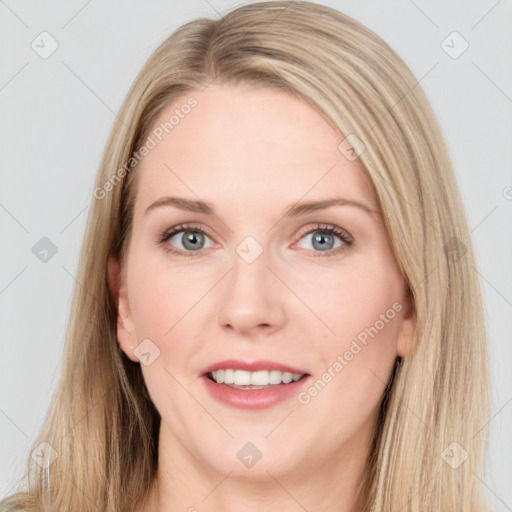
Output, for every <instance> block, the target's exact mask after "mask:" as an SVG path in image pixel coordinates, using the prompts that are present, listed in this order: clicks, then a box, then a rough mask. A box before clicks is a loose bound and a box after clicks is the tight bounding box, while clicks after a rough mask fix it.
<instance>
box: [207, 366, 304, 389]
mask: <svg viewBox="0 0 512 512" xmlns="http://www.w3.org/2000/svg"><path fill="white" fill-rule="evenodd" d="M211 375H212V377H213V380H214V381H215V382H217V384H234V385H235V386H268V385H272V384H274V385H276V384H281V383H284V384H289V383H290V382H292V381H293V382H296V381H298V380H299V379H300V378H301V377H302V376H303V375H305V374H303V373H290V372H281V371H279V370H270V371H267V370H261V371H257V372H246V371H245V370H232V369H223V370H216V371H213V372H211Z"/></svg>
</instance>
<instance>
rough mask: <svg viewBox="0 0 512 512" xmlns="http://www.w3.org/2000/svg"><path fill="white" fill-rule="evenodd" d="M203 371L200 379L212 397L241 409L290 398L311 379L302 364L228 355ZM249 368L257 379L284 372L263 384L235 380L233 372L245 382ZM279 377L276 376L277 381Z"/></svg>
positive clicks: (236, 378) (261, 407)
mask: <svg viewBox="0 0 512 512" xmlns="http://www.w3.org/2000/svg"><path fill="white" fill-rule="evenodd" d="M201 372H202V373H201V375H200V380H201V381H202V382H203V384H204V386H205V388H206V390H207V391H208V392H209V393H210V395H211V396H212V397H213V398H215V399H216V400H217V401H219V402H221V403H223V404H225V405H229V406H231V407H235V408H239V409H264V408H267V407H271V406H273V405H276V404H278V403H280V402H282V401H285V400H289V399H291V398H293V397H294V396H297V394H298V393H299V392H300V390H301V389H303V388H304V386H305V385H306V383H309V381H310V380H311V375H310V374H309V373H308V372H306V371H305V370H304V369H302V368H298V367H295V366H290V365H288V364H283V363H279V362H276V361H263V360H259V361H252V362H248V361H241V360H238V359H226V360H224V361H219V362H217V363H213V364H211V365H209V366H207V367H206V368H203V370H202V371H201ZM249 372H250V373H251V375H252V376H257V378H258V383H262V382H264V381H265V378H269V377H270V378H271V380H272V378H273V377H277V376H281V378H282V380H283V381H282V382H280V383H276V384H271V383H269V382H268V380H267V381H266V382H267V384H263V385H255V384H252V383H251V384H247V382H245V381H244V382H243V384H245V385H237V384H236V383H232V382H233V380H232V379H233V375H232V374H233V373H234V374H235V376H234V381H238V382H242V380H243V378H247V376H248V375H249ZM228 374H229V375H230V377H229V378H227V380H229V381H230V382H229V383H226V382H224V376H226V377H227V375H228ZM213 376H215V378H213ZM219 376H220V378H219ZM238 379H242V380H238ZM260 379H263V380H260ZM279 380H280V379H277V381H276V382H278V381H279ZM217 381H219V382H217Z"/></svg>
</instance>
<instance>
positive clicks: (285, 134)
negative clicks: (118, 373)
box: [109, 84, 414, 512]
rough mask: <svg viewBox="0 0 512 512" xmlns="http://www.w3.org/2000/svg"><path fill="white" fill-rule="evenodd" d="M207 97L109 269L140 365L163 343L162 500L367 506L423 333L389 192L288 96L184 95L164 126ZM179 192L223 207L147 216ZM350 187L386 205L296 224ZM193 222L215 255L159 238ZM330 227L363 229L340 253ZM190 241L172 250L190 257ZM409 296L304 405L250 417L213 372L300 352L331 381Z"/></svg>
mask: <svg viewBox="0 0 512 512" xmlns="http://www.w3.org/2000/svg"><path fill="white" fill-rule="evenodd" d="M191 95H193V96H194V97H195V98H196V99H197V101H198V105H197V107H196V108H194V109H193V110H192V111H191V113H190V114H188V115H187V116H186V117H185V118H184V119H182V120H180V124H179V125H177V126H175V127H174V129H173V130H172V131H170V132H169V134H168V135H167V136H166V137H165V138H164V139H163V140H162V141H161V142H160V143H159V144H158V145H157V146H156V147H155V148H154V149H152V150H151V151H150V153H149V154H148V155H147V156H146V157H145V158H144V160H143V161H142V163H141V164H140V167H139V169H138V170H137V172H138V173H139V175H138V180H139V183H138V190H137V196H136V201H135V210H134V223H133V231H132V238H131V242H130V247H129V251H128V257H127V261H126V265H127V268H126V280H125V281H124V282H121V279H120V266H119V264H118V262H117V261H115V260H112V259H111V260H110V262H109V272H110V278H111V282H112V283H114V284H113V286H114V287H115V289H116V292H115V294H116V297H117V298H118V326H117V330H118V340H119V343H120V346H121V348H122V350H123V351H124V352H125V354H126V355H127V356H128V357H129V358H131V359H132V360H133V361H137V362H139V359H138V358H137V357H136V355H134V352H133V348H131V347H136V346H137V345H138V344H139V343H140V342H141V341H142V340H144V339H146V338H149V339H150V340H152V342H153V343H154V344H155V345H156V346H157V347H158V348H159V350H160V355H159V357H157V358H156V359H155V360H154V361H153V362H152V363H151V364H150V365H148V366H145V365H141V367H142V371H143V375H144V379H145V382H146V385H147V388H148V391H149V393H150V396H151V398H152V400H153V402H154V404H155V406H156V408H157V409H158V411H159V412H160V414H161V417H162V424H161V432H160V440H159V442H160V445H159V467H158V474H157V478H156V480H155V482H154V483H153V485H152V486H151V489H150V490H149V498H148V500H147V501H146V503H145V508H144V510H146V511H149V510H166V511H178V510H180V511H186V510H190V511H193V510H198V511H201V512H203V511H205V512H206V511H217V510H225V511H233V512H234V511H240V510H244V511H248V512H252V511H261V510H266V511H279V512H283V511H285V512H292V511H293V512H295V511H297V512H298V511H302V510H303V509H304V508H305V509H307V510H315V511H327V510H334V509H335V510H338V511H342V512H343V511H349V510H351V509H352V507H354V506H355V504H354V495H355V490H356V488H357V485H358V484H359V482H360V478H361V472H362V469H363V466H364V462H365V456H366V453H367V450H368V446H369V443H370V439H371V436H372V433H373V431H374V428H375V423H376V418H377V411H378V406H379V403H380V401H381V398H382V395H383V391H384V388H385V383H386V382H387V381H388V379H389V376H390V374H391V370H392V367H393V364H394V361H395V358H396V357H397V356H398V355H400V356H402V357H405V356H407V355H408V354H409V352H410V350H411V347H412V338H413V333H414V313H413V306H412V303H411V301H410V299H409V297H408V295H407V289H406V285H405V282H404V279H403V277H402V276H401V275H400V272H399V270H398V268H397V263H396V261H395V259H394V256H393V254H392V250H391V246H390V242H389V240H388V236H387V233H386V230H385V228H384V225H383V224H382V220H381V217H380V213H379V211H378V202H377V199H376V196H375V193H374V191H373V189H372V187H371V185H370V182H369V181H368V179H367V178H366V176H365V175H364V173H363V172H362V165H361V163H360V162H359V160H355V161H350V160H349V159H348V158H346V156H345V155H344V154H342V153H341V152H340V151H339V150H338V145H339V144H340V142H341V141H342V140H343V139H344V136H342V135H341V134H339V133H338V132H336V131H335V130H334V129H333V128H332V127H331V126H330V125H329V124H328V123H327V121H326V120H325V119H324V118H323V117H322V116H321V115H320V114H319V113H317V112H316V111H315V110H314V109H313V108H312V107H310V106H309V105H308V104H306V103H305V102H303V101H302V100H300V99H298V98H296V97H294V96H292V95H291V94H289V93H286V92H283V91H277V90H273V89H269V88H259V87H257V86H253V85H245V84H244V85H240V84H238V85H230V84H212V85H210V86H209V87H208V88H206V89H205V90H204V91H203V92H201V91H199V90H196V91H193V92H192V93H189V94H185V95H184V96H182V97H181V98H179V99H177V100H176V101H174V102H173V103H172V104H171V105H169V106H168V107H167V108H166V109H165V111H163V112H162V113H161V115H160V116H159V118H158V119H157V120H156V121H155V124H154V126H158V125H159V124H160V123H161V122H164V121H165V120H167V119H169V116H170V115H171V114H172V113H173V111H174V109H175V108H177V106H179V105H182V104H183V103H184V102H185V101H186V100H187V99H188V98H189V97H190V96H191ZM171 195H172V196H179V197H185V198H189V199H198V198H199V199H202V200H205V201H209V202H211V203H212V204H213V205H214V207H215V211H216V215H205V214H200V213H192V212H186V211H182V210H179V209H177V208H175V207H173V206H164V207H159V208H154V209H152V210H150V211H149V212H148V213H146V214H145V213H144V212H145V210H146V209H147V208H148V206H149V205H151V204H152V203H153V202H155V201H156V200H158V199H160V198H161V197H163V196H171ZM333 196H336V197H343V198H347V199H352V200H357V201H360V202H362V203H364V204H365V205H367V206H368V207H369V208H370V209H371V210H373V211H374V213H371V214H370V213H368V212H366V211H364V210H363V209H360V208H357V207H354V206H350V205H345V206H334V207H331V208H329V209H326V210H320V211H316V212H311V213H307V214H305V215H302V216H299V217H296V218H287V217H284V216H283V212H284V210H285V209H286V207H288V206H289V205H292V204H295V203H297V202H298V201H313V200H319V199H323V198H326V197H333ZM184 222H191V223H194V225H196V226H199V227H201V228H202V229H203V230H204V231H205V232H206V235H205V238H204V244H203V245H201V244H202V243H203V242H202V241H201V240H200V241H199V247H200V248H201V247H203V248H202V249H200V250H199V251H195V252H194V251H193V250H191V249H188V253H189V254H190V253H193V257H186V256H183V255H181V254H172V253H169V252H166V251H165V249H164V247H165V246H162V245H158V243H157V242H156V241H155V239H156V238H157V236H158V235H159V234H161V233H163V232H165V231H166V230H168V229H169V228H171V227H173V226H176V225H178V224H180V223H184ZM317 223H323V224H328V225H334V226H337V227H339V228H342V229H344V230H346V231H347V232H348V233H349V234H350V235H351V236H352V238H353V243H352V245H350V246H347V245H345V246H344V250H343V251H341V252H338V253H335V251H336V250H337V247H338V246H341V245H343V244H344V242H343V240H341V239H339V238H338V236H337V235H332V238H330V236H331V235H327V242H328V243H334V248H332V249H330V253H331V256H326V252H325V251H322V249H321V248H318V247H319V246H318V245H317V244H314V243H313V241H312V235H311V233H312V232H313V231H315V229H317V226H316V224H317ZM313 234H314V233H313ZM182 235H183V232H182V233H180V234H177V235H174V237H173V238H172V239H171V240H172V241H171V240H168V241H167V242H166V243H165V244H166V245H167V247H171V248H174V249H175V250H177V251H178V252H179V251H180V250H181V252H182V253H185V252H186V251H187V248H186V247H185V246H184V245H183V238H182ZM249 235H250V236H252V237H254V239H255V240H256V241H257V242H258V244H259V245H260V246H261V248H262V249H263V253H262V254H261V255H260V256H259V257H258V258H257V259H256V260H255V261H254V262H252V263H250V264H249V263H247V262H246V261H245V260H244V259H242V258H241V257H240V256H239V255H238V254H237V252H236V248H237V246H238V245H239V244H240V242H241V241H242V240H243V239H244V238H245V237H246V236H249ZM196 243H197V242H196ZM329 247H330V246H329ZM394 303H399V305H400V306H401V311H400V312H399V313H397V314H396V316H395V317H394V318H393V319H392V320H389V321H388V322H387V323H386V324H385V326H384V328H382V329H381V330H379V332H378V334H377V335H376V336H375V337H373V338H369V340H368V343H367V345H366V346H362V345H361V344H360V345H361V346H362V347H363V348H362V349H361V350H360V351H359V352H358V353H357V354H356V355H354V357H353V358H352V360H350V361H349V362H348V363H347V364H346V366H344V368H343V369H342V371H339V372H334V374H335V377H334V378H332V379H331V381H330V382H329V383H328V384H327V385H326V386H325V387H324V389H323V390H322V391H321V392H320V393H318V394H317V395H316V396H315V397H313V398H312V399H311V401H310V402H309V403H307V404H303V403H300V402H299V400H298V399H297V397H293V398H292V399H289V400H286V401H285V402H281V403H280V404H278V405H274V406H272V407H270V408H267V409H264V410H258V411H253V410H239V409H236V408H233V407H230V406H228V405H224V404H222V403H219V402H217V401H216V400H215V399H214V398H213V397H212V396H211V395H210V394H209V393H208V392H207V391H206V389H205V388H204V386H203V383H202V381H201V380H200V378H199V375H200V374H201V370H202V369H203V368H204V367H206V366H207V365H209V364H211V363H213V362H216V361H220V360H223V359H228V358H238V359H244V360H247V361H253V360H256V359H269V360H273V361H279V362H283V363H286V364H290V365H293V366H297V367H299V368H303V369H305V370H306V371H307V372H308V373H309V374H311V375H312V376H313V379H314V380H316V379H318V378H320V377H321V376H322V374H323V373H324V372H325V371H326V370H327V369H328V368H329V367H331V368H332V366H333V363H334V362H335V361H336V360H337V357H338V356H339V355H343V354H344V353H345V351H346V350H348V349H349V348H350V346H351V343H352V342H353V340H354V339H356V337H357V335H358V334H359V333H361V332H362V331H364V329H365V328H366V327H369V326H373V325H375V323H376V321H377V320H378V319H379V318H380V315H381V314H384V313H385V312H386V311H387V310H389V309H390V308H392V305H393V304H394ZM331 373H333V372H332V370H331ZM247 442H251V443H253V444H254V445H256V446H257V448H258V449H259V450H260V451H261V453H262V454H263V455H262V458H261V459H260V460H259V461H258V462H257V463H256V464H255V465H254V466H253V467H251V468H248V467H246V466H245V465H244V464H242V463H241V462H240V460H239V459H238V458H237V455H236V454H237V451H238V450H239V449H240V448H241V447H242V446H244V445H245V444H246V443H247ZM142 509H143V503H142V501H141V502H140V503H138V504H136V507H135V510H138V511H140V510H142Z"/></svg>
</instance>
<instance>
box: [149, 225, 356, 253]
mask: <svg viewBox="0 0 512 512" xmlns="http://www.w3.org/2000/svg"><path fill="white" fill-rule="evenodd" d="M182 231H184V232H185V231H187V232H191V233H201V234H203V235H206V236H208V233H206V232H205V231H203V230H202V229H201V228H200V227H198V226H197V225H194V224H188V223H185V224H179V225H177V226H174V227H172V228H170V229H168V230H166V231H164V232H163V233H162V234H160V235H158V237H157V239H156V243H157V244H158V245H159V246H162V247H163V248H164V250H165V251H166V252H168V253H171V254H176V255H178V256H185V257H186V258H193V257H196V256H199V255H200V253H201V250H199V251H181V250H175V249H171V248H170V246H169V245H168V244H167V241H168V240H169V239H170V238H172V237H173V236H174V235H175V234H177V233H180V232H182ZM315 231H317V232H319V233H322V234H332V235H336V236H338V237H339V238H340V239H341V241H342V242H343V245H342V246H341V247H337V248H336V249H329V250H328V251H314V252H316V253H317V254H315V256H313V257H315V258H316V257H330V256H336V255H337V254H339V253H341V252H343V251H346V250H347V249H348V248H349V247H350V246H351V245H352V243H353V238H352V236H351V235H349V233H347V232H346V231H345V230H344V229H341V228H338V227H336V226H333V225H331V224H316V225H315V226H313V228H310V229H308V230H307V231H305V232H303V233H301V234H300V237H299V239H302V238H303V237H304V236H305V235H309V234H310V233H312V232H315Z"/></svg>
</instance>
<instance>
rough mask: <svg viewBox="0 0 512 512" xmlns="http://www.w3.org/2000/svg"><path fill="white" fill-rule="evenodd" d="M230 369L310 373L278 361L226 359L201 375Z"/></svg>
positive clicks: (207, 368) (203, 371) (210, 366)
mask: <svg viewBox="0 0 512 512" xmlns="http://www.w3.org/2000/svg"><path fill="white" fill-rule="evenodd" d="M228 368H232V369H234V370H245V371H247V372H257V371H260V370H279V371H281V372H289V373H300V374H308V372H307V371H306V370H304V369H301V368H297V367H295V366H290V365H287V364H283V363H279V362H276V361H264V360H259V361H251V362H249V361H242V360H240V359H226V360H224V361H219V362H217V363H213V364H211V365H209V366H207V367H206V368H203V369H202V370H201V373H200V374H201V375H207V374H208V373H210V372H213V371H216V370H226V369H228Z"/></svg>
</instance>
